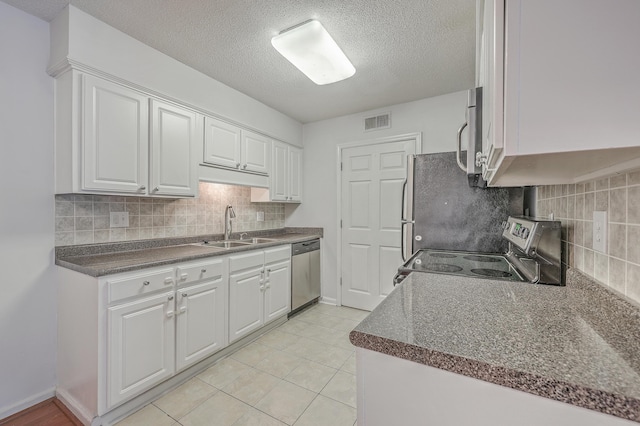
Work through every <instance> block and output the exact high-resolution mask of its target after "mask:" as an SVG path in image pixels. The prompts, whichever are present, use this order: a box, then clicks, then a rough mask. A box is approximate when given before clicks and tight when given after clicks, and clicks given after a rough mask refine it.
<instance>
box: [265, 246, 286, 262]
mask: <svg viewBox="0 0 640 426" xmlns="http://www.w3.org/2000/svg"><path fill="white" fill-rule="evenodd" d="M290 257H291V244H287V245H284V246H280V247H275V248H272V249H267V250H265V251H264V263H265V264H267V263H273V262H280V261H282V260H288V259H289V258H290Z"/></svg>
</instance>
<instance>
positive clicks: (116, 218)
mask: <svg viewBox="0 0 640 426" xmlns="http://www.w3.org/2000/svg"><path fill="white" fill-rule="evenodd" d="M109 226H110V227H111V228H127V227H128V226H129V212H110V213H109Z"/></svg>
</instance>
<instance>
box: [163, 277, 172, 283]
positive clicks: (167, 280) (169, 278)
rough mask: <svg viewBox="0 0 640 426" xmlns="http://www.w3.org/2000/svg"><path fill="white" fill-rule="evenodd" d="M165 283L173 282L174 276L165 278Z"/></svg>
mask: <svg viewBox="0 0 640 426" xmlns="http://www.w3.org/2000/svg"><path fill="white" fill-rule="evenodd" d="M164 283H165V285H170V284H173V278H171V277H167V278H165V279H164Z"/></svg>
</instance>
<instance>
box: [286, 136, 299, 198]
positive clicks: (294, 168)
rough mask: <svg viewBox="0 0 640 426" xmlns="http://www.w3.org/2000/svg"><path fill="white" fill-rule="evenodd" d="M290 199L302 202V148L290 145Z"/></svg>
mask: <svg viewBox="0 0 640 426" xmlns="http://www.w3.org/2000/svg"><path fill="white" fill-rule="evenodd" d="M289 201H293V202H298V203H300V202H302V150H301V149H298V148H294V147H292V146H290V147H289Z"/></svg>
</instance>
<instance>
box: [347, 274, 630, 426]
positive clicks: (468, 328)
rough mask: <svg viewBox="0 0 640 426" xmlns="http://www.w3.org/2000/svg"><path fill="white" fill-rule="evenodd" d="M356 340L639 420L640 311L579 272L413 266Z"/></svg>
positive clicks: (355, 335) (393, 353)
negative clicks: (557, 282) (499, 272)
mask: <svg viewBox="0 0 640 426" xmlns="http://www.w3.org/2000/svg"><path fill="white" fill-rule="evenodd" d="M350 339H351V342H352V343H353V344H354V345H356V346H358V347H361V348H365V349H370V350H373V351H377V352H380V353H384V354H387V355H391V356H395V357H399V358H403V359H406V360H410V361H414V362H417V363H422V364H425V365H429V366H432V367H436V368H440V369H443V370H447V371H450V372H453V373H457V374H462V375H465V376H469V377H473V378H476V379H480V380H484V381H487V382H491V383H495V384H498V385H502V386H506V387H509V388H513V389H518V390H521V391H524V392H528V393H531V394H535V395H539V396H543V397H546V398H551V399H555V400H558V401H562V402H566V403H569V404H573V405H577V406H580V407H584V408H589V409H592V410H596V411H600V412H603V413H606V414H611V415H614V416H618V417H621V418H625V419H629V420H633V421H636V422H640V309H639V308H638V306H637V305H635V304H633V303H632V302H629V301H627V300H626V299H624V298H622V297H620V296H618V295H616V294H614V293H613V292H611V291H609V290H608V289H606V288H604V287H603V286H601V285H599V284H597V283H595V282H593V281H591V279H590V278H588V277H587V276H585V275H583V274H581V273H579V272H577V271H575V270H569V271H567V286H566V287H556V286H547V285H536V284H529V283H520V282H517V283H516V282H507V281H497V280H486V279H476V278H465V277H458V276H453V275H438V274H428V273H412V274H410V275H409V276H408V277H407V278H406V279H405V280H404V281H403V282H402V284H401V285H399V286H398V287H396V288H395V289H394V291H393V292H392V293H391V294H390V295H389V296H387V298H386V299H385V300H384V301H383V302H382V303H380V305H379V306H378V307H377V308H376V309H375V310H374V311H373V312H372V313H371V314H370V315H369V316H368V317H367V318H366V319H365V320H363V321H362V322H361V323H360V324H359V325H358V326H357V327H356V328H355V329H354V330H353V331H352V332H351V334H350Z"/></svg>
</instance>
